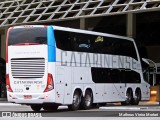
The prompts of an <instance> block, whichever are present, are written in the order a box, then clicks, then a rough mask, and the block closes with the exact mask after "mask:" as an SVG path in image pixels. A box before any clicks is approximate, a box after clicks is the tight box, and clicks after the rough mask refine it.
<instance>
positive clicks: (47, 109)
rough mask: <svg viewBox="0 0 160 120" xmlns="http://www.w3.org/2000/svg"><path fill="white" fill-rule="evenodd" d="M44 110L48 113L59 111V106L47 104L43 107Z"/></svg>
mask: <svg viewBox="0 0 160 120" xmlns="http://www.w3.org/2000/svg"><path fill="white" fill-rule="evenodd" d="M43 109H44V110H46V111H56V110H57V109H58V105H52V104H46V105H43Z"/></svg>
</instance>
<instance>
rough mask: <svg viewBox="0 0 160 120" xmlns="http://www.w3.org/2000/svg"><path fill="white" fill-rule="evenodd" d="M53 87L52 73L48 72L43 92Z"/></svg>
mask: <svg viewBox="0 0 160 120" xmlns="http://www.w3.org/2000/svg"><path fill="white" fill-rule="evenodd" d="M53 89H54V83H53V76H52V74H50V73H48V79H47V86H46V89H45V90H44V92H48V91H51V90H53Z"/></svg>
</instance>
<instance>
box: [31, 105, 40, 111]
mask: <svg viewBox="0 0 160 120" xmlns="http://www.w3.org/2000/svg"><path fill="white" fill-rule="evenodd" d="M41 108H42V105H39V104H34V105H31V109H32V110H33V111H35V112H39V111H40V110H41Z"/></svg>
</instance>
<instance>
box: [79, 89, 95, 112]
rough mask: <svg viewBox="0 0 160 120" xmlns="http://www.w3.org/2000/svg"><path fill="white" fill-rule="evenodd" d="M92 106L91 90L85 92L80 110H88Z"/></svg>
mask: <svg viewBox="0 0 160 120" xmlns="http://www.w3.org/2000/svg"><path fill="white" fill-rule="evenodd" d="M92 104H93V93H92V91H91V90H86V92H85V95H84V97H82V102H81V108H82V109H84V110H87V109H90V108H91V107H92Z"/></svg>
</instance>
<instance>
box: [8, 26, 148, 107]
mask: <svg viewBox="0 0 160 120" xmlns="http://www.w3.org/2000/svg"><path fill="white" fill-rule="evenodd" d="M18 28H19V27H17V29H18ZM56 31H61V32H62V33H63V32H71V33H77V34H79V33H80V34H85V35H87V36H89V35H93V36H98V37H99V36H100V37H102V38H103V37H104V38H105V37H109V38H116V39H123V41H130V42H132V44H133V45H134V49H135V51H136V56H137V59H136V58H133V57H130V56H124V55H114V54H104V53H100V52H99V53H90V52H81V51H78V50H77V51H67V50H61V49H60V48H59V46H58V44H59V39H58V38H57V34H56ZM60 36H63V34H60ZM64 37H65V36H64ZM98 37H97V39H98ZM65 40H67V37H66V39H65ZM100 40H103V39H100ZM63 42H64V41H63ZM95 42H97V41H96V40H95ZM63 44H67V43H63ZM66 46H67V45H66ZM81 46H84V44H81ZM87 47H89V46H87ZM35 51H37V52H35ZM8 53H9V54H8V58H9V63H7V64H6V65H7V67H8V68H7V73H8V74H9V77H10V79H11V80H10V82H11V87H12V88H13V90H14V92H13V93H12V92H9V91H8V92H7V93H8V94H7V96H8V101H10V102H16V103H20V104H44V103H57V104H59V105H60V104H64V105H70V104H72V101H73V94H74V92H75V90H79V91H81V92H82V95H83V96H85V92H86V90H91V91H92V92H93V103H105V102H122V101H125V100H126V92H127V90H128V88H131V89H132V91H133V97H135V91H136V89H137V88H140V89H141V92H142V96H141V97H142V98H141V100H149V97H150V95H149V84H148V83H147V82H146V81H145V80H144V78H143V73H142V67H141V62H140V57H139V53H138V49H137V47H136V44H135V42H134V40H133V39H131V38H127V37H122V36H116V35H110V34H104V33H98V32H90V31H84V30H77V29H71V28H63V27H57V26H48V27H47V45H34V47H33V46H31V45H30V46H9V47H8ZM15 53H16V54H15ZM33 57H35V58H37V57H43V58H45V74H44V77H43V78H38V79H30V81H38V80H39V81H41V82H42V84H41V85H37V86H36V88H33V85H31V86H30V87H31V89H29V90H30V91H29V90H27V89H28V88H26V87H25V86H24V84H22V85H20V86H19V85H15V83H16V82H17V81H18V79H14V78H13V77H12V74H13V72H12V71H11V59H17V58H18V59H19V58H33ZM98 71H100V72H99V73H98V74H99V75H100V76H99V77H97V76H96V75H95V74H97V72H98ZM106 71H107V72H111V73H114V72H115V73H118V75H120V77H119V78H121V77H123V72H126V73H127V72H128V73H132V72H133V73H134V74H136V75H137V74H139V76H138V77H139V78H138V81H132V82H135V83H132V82H130V80H132V77H130V78H127V79H128V80H123V79H122V78H121V79H122V81H119V82H118V83H117V80H116V79H117V78H118V77H117V78H116V79H115V78H112V79H114V81H112V82H111V81H110V78H105V80H102V81H101V79H102V78H103V77H101V75H104V74H102V73H103V72H104V73H105V72H106ZM126 73H125V74H126ZM48 74H52V76H53V84H54V88H53V90H51V91H49V92H44V89H45V88H46V86H47V75H48ZM105 75H107V74H105ZM113 76H114V75H112V77H113ZM95 77H97V78H98V81H97V78H96V79H95ZM139 79H140V80H139ZM129 82H130V83H129ZM44 86H45V87H44ZM27 87H28V86H27ZM39 87H41V89H39V90H38V88H39ZM16 88H18V89H23V90H24V92H23V93H19V92H15V91H16V90H15V89H16ZM32 88H33V89H32ZM42 88H43V89H42ZM25 95H32V97H33V98H32V99H24V96H25ZM15 98H16V99H15Z"/></svg>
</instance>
